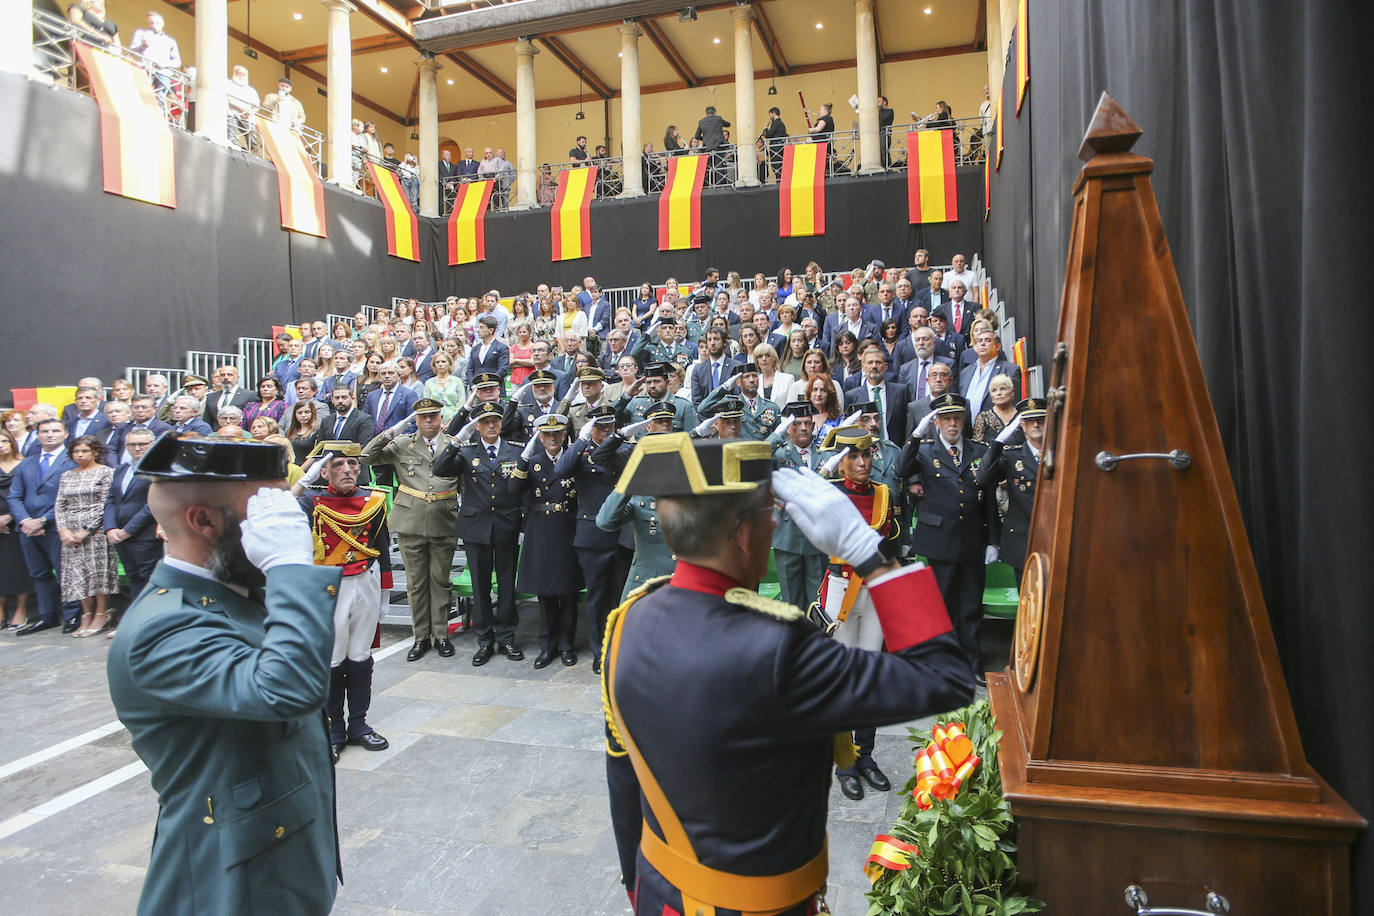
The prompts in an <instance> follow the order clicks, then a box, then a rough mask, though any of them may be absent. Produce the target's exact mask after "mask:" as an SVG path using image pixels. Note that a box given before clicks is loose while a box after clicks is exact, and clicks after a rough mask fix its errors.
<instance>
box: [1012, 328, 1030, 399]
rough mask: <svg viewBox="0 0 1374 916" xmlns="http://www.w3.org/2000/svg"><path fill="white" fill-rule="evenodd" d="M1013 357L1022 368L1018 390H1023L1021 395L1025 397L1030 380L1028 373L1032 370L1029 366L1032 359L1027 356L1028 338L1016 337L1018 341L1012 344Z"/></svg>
mask: <svg viewBox="0 0 1374 916" xmlns="http://www.w3.org/2000/svg"><path fill="white" fill-rule="evenodd" d="M1011 358H1012V359H1013V360H1014V361H1015V362H1016V365H1017V366H1019V367H1020V368H1021V386H1020V387H1019V388H1018V389H1017V390H1018V391H1020V392H1021V397H1023V398H1024V397H1025V396H1026V391H1027V388H1026V383H1027V381H1028V379H1027V378H1026V374H1027V373H1028V372H1029V371H1030V370H1029V367H1028V363H1029V362H1030V360H1028V359H1027V358H1026V338H1024V337H1018V338H1017V339H1016V343H1015V344H1014V345H1012V348H1011Z"/></svg>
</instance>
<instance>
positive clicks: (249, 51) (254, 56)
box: [243, 45, 258, 60]
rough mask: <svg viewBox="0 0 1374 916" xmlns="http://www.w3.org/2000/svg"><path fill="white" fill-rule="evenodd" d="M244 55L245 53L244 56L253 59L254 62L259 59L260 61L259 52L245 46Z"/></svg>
mask: <svg viewBox="0 0 1374 916" xmlns="http://www.w3.org/2000/svg"><path fill="white" fill-rule="evenodd" d="M243 53H244V56H246V57H249V58H252V59H253V60H257V59H258V52H257V51H254V50H253V49H252V48H250V47H248V46H247V45H244V46H243Z"/></svg>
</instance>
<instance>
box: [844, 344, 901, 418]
mask: <svg viewBox="0 0 1374 916" xmlns="http://www.w3.org/2000/svg"><path fill="white" fill-rule="evenodd" d="M859 365H860V366H861V367H862V369H863V372H862V374H859V375H854V376H851V377H850V378H848V379H846V380H845V383H844V401H845V403H846V404H851V403H856V402H860V401H871V402H872V403H874V404H876V405H877V407H878V413H879V414H880V415H881V417H882V425H883V429H885V430H887V438H888V439H889V440H891V441H892V442H905V441H906V405H907V402H909V401H910V400H911V392H910V391H909V390H908V389H907V387H906V386H905V385H903V384H902V383H901V382H889V381H888V380H887V353H885V352H884V351H883V348H882V347H881V346H878V345H877V344H874V345H873V346H871V347H869V348H868V349H867V350H864V352H863V355H862V356H860V357H859Z"/></svg>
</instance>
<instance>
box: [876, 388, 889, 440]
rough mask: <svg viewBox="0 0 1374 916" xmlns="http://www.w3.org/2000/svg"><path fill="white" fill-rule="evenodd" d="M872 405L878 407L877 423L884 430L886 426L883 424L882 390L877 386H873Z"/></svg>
mask: <svg viewBox="0 0 1374 916" xmlns="http://www.w3.org/2000/svg"><path fill="white" fill-rule="evenodd" d="M873 403H874V404H877V405H878V422H879V423H880V424H882V426H883V428H884V429H886V428H887V424H886V423H884V422H883V421H884V419H885V418H884V416H883V389H882V388H881V387H879V386H877V385H874V386H873Z"/></svg>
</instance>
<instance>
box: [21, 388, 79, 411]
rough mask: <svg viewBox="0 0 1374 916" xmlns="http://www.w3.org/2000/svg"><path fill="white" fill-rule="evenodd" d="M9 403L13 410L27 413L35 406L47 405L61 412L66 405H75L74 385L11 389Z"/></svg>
mask: <svg viewBox="0 0 1374 916" xmlns="http://www.w3.org/2000/svg"><path fill="white" fill-rule="evenodd" d="M10 403H11V404H13V405H14V409H15V410H23V411H27V410H28V409H29V408H30V407H32V406H33V405H35V404H48V405H50V406H51V407H52V408H53V409H54V410H56V411H58V412H59V413H60V412H61V410H62V408H63V407H66V406H67V405H68V404H74V403H76V386H75V385H58V386H56V387H52V388H11V389H10Z"/></svg>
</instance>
